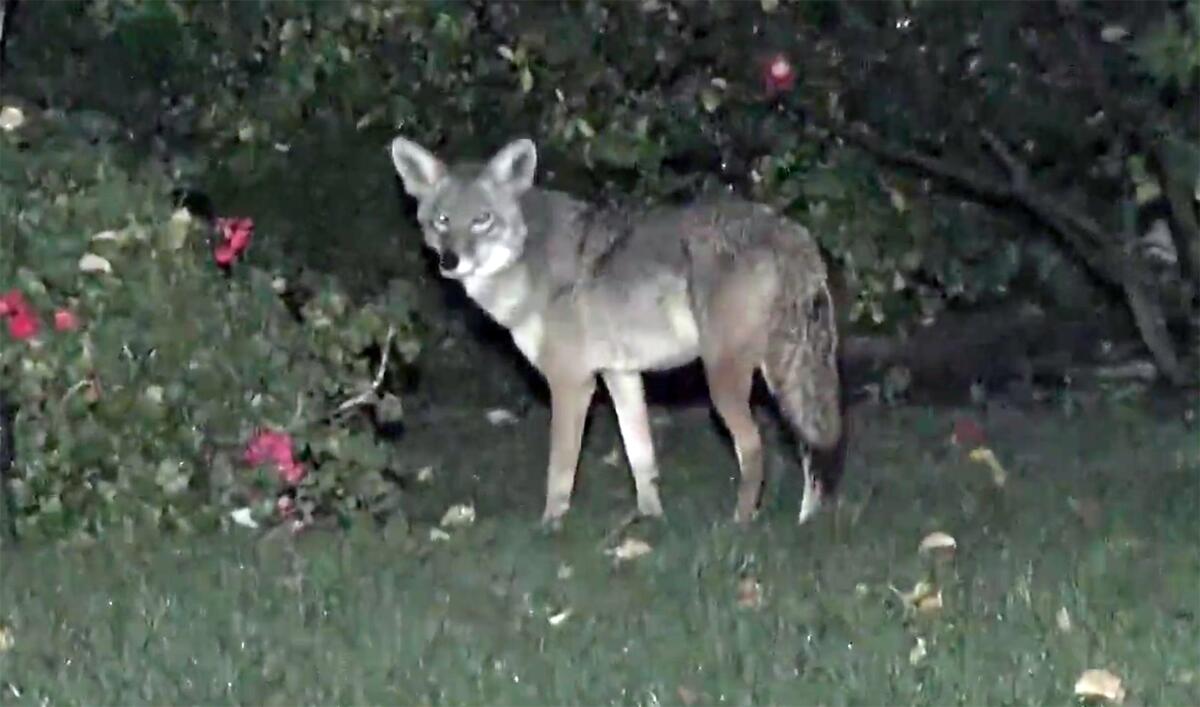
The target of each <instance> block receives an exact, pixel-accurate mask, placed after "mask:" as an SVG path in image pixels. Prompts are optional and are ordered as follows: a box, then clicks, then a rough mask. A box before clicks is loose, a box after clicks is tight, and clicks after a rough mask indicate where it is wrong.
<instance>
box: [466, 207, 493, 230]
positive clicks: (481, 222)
mask: <svg viewBox="0 0 1200 707" xmlns="http://www.w3.org/2000/svg"><path fill="white" fill-rule="evenodd" d="M492 220H493V219H492V212H490V211H484V212H483V213H481V214H479V215H478V216H476V217H475V218H474V219H472V220H471V230H472V231H473V232H475V233H483V232H484V231H486V230H488V229H489V228H491V227H492Z"/></svg>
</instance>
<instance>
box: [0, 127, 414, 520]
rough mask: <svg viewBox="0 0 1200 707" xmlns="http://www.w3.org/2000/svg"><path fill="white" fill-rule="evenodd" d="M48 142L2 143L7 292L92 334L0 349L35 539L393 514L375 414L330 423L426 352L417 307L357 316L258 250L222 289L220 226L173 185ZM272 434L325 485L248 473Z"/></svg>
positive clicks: (59, 141) (23, 503) (68, 137)
mask: <svg viewBox="0 0 1200 707" xmlns="http://www.w3.org/2000/svg"><path fill="white" fill-rule="evenodd" d="M30 128H31V129H30V130H29V131H21V132H18V133H13V134H11V135H5V136H4V139H3V140H2V141H0V182H2V183H3V189H0V234H3V240H4V244H3V250H4V251H5V254H6V256H15V257H4V258H3V259H0V284H3V286H4V289H5V290H6V291H8V290H13V289H15V290H17V291H19V292H21V293H22V294H23V295H24V298H25V300H26V301H27V302H28V303H29V306H30V308H31V309H32V311H33V312H35V313H39V314H37V315H36V316H44V313H48V312H51V311H54V310H60V311H68V312H70V313H71V314H72V315H73V317H74V320H75V323H76V324H77V327H76V328H69V327H63V330H59V328H58V327H50V326H48V325H43V326H42V327H40V329H39V331H38V334H37V335H36V336H33V337H30V338H22V339H21V340H17V339H16V338H14V337H13V336H12V335H11V334H10V333H3V334H0V337H3V338H0V341H2V345H0V380H3V381H5V382H6V385H5V387H6V391H5V392H6V394H7V395H9V396H11V397H13V398H15V400H14V402H15V403H16V404H17V405H18V407H19V410H18V414H17V424H16V425H15V429H16V431H17V435H18V436H17V440H16V446H17V448H16V452H17V458H18V460H19V461H20V463H19V464H18V465H17V466H16V467H15V471H16V472H17V473H16V476H15V478H13V479H11V481H10V487H11V489H12V490H13V492H14V494H15V497H16V501H17V506H18V510H19V512H20V516H21V517H20V523H21V526H22V527H23V528H24V530H25V531H27V532H29V531H32V532H34V534H39V533H40V534H47V535H60V534H62V533H72V534H74V533H85V534H92V533H97V532H101V531H103V530H105V529H109V528H113V527H118V528H119V527H122V526H126V525H128V526H139V525H141V524H144V523H151V524H153V525H157V526H160V527H172V528H186V527H192V526H194V525H195V524H196V523H211V522H215V521H216V518H215V516H214V514H218V513H219V514H222V515H224V514H225V513H226V512H227V511H229V510H230V509H231V508H233V507H235V506H238V505H245V504H251V505H252V506H253V508H252V510H253V512H254V513H255V514H257V515H258V516H259V517H264V518H265V517H267V516H274V515H275V510H276V506H277V503H279V501H278V500H277V499H278V497H279V496H280V495H281V494H282V495H285V496H286V497H287V498H288V499H289V501H288V502H287V503H286V504H283V505H284V506H286V507H287V509H289V512H292V513H294V518H295V520H297V521H298V522H302V523H303V522H308V521H309V520H311V519H312V517H313V516H314V515H327V514H334V515H337V516H344V515H347V514H349V513H351V512H354V511H357V510H360V509H364V508H366V509H372V508H378V507H379V504H381V503H383V504H388V503H393V502H394V501H395V500H396V494H397V489H396V487H395V485H394V484H392V483H390V482H388V481H387V480H386V478H385V474H386V473H387V472H388V471H389V470H391V471H399V470H400V465H399V463H398V461H397V451H396V448H395V445H393V444H391V443H388V442H385V441H382V440H380V439H379V438H378V436H377V435H376V433H375V429H374V427H373V426H372V425H371V424H370V419H367V418H364V417H363V416H361V415H357V414H356V413H358V412H359V410H358V408H356V407H352V408H349V409H348V410H347V411H346V413H345V414H340V415H331V414H330V412H331V411H333V410H335V409H336V407H337V406H338V405H340V404H341V402H342V401H345V400H347V399H350V398H353V397H354V396H357V395H359V394H360V393H363V392H364V391H373V390H375V388H376V387H377V386H376V385H375V380H374V379H375V376H376V375H377V371H378V370H379V363H380V357H381V356H384V355H387V356H388V357H389V358H390V359H391V360H392V362H393V364H396V363H399V364H403V362H404V361H406V360H409V359H411V357H412V356H413V355H414V354H415V353H416V348H417V345H416V330H415V328H414V326H415V324H414V321H413V319H412V318H411V316H410V312H409V311H408V309H407V307H406V302H407V297H406V296H405V294H404V292H403V291H402V290H401V289H398V288H394V289H393V290H392V291H389V292H387V293H385V294H384V295H383V296H381V297H379V298H378V299H376V300H375V301H372V302H369V303H366V304H365V305H363V306H357V305H354V304H352V303H351V302H350V301H349V300H348V299H347V297H346V296H345V295H344V294H342V293H341V292H340V290H339V288H338V286H337V284H336V283H335V282H333V281H331V280H330V279H328V278H308V280H309V281H307V282H305V277H304V276H301V277H300V278H299V280H300V282H298V283H297V284H296V285H295V286H293V285H289V284H288V283H287V282H286V281H285V279H284V278H283V277H282V276H281V275H280V274H279V273H278V272H274V271H273V270H272V269H271V268H270V267H269V266H268V264H265V263H256V262H254V257H253V248H251V250H250V251H249V252H248V254H247V257H248V258H249V259H248V260H245V261H242V262H238V263H235V264H234V265H233V266H232V267H231V268H230V269H229V270H228V271H227V272H226V271H222V270H221V269H220V268H218V267H217V265H216V262H215V259H214V256H213V252H212V248H213V243H212V241H213V240H214V239H213V237H212V233H211V231H212V228H211V227H210V226H209V225H208V224H206V223H205V222H204V221H201V220H198V219H195V218H193V217H192V216H191V215H190V214H189V213H188V212H187V211H183V210H180V211H176V212H174V213H172V211H171V209H170V205H171V201H170V193H171V190H170V184H169V183H168V181H167V179H166V177H165V175H164V174H163V173H162V171H161V169H160V168H157V167H155V166H153V165H141V166H140V167H138V168H136V169H129V168H126V167H124V166H122V159H120V154H119V151H118V150H116V149H115V148H114V147H113V146H112V145H110V144H108V143H105V142H100V143H97V144H90V143H88V142H87V141H85V140H82V139H80V138H79V137H78V136H77V128H78V126H77V123H76V121H75V119H74V118H73V117H72V116H70V114H54V113H49V112H48V113H46V114H43V115H42V116H40V117H39V118H37V119H36V120H34V121H33V125H32V126H30ZM389 332H390V333H389ZM388 397H389V398H390V400H389V402H390V404H391V407H392V408H395V407H396V405H395V402H396V401H395V400H394V398H391V396H388ZM363 399H364V400H365V401H367V402H373V401H375V400H376V398H375V396H373V395H368V396H364V398H363ZM376 407H377V408H379V409H377V410H376V412H377V413H381V412H382V408H383V407H386V406H376ZM264 428H265V429H274V430H280V431H283V432H285V433H287V434H288V435H290V437H291V439H292V441H293V443H294V446H295V453H296V456H297V458H298V459H299V460H300V462H301V463H303V464H304V465H305V466H306V467H307V468H308V471H309V473H308V474H307V475H305V476H304V477H303V479H301V480H300V481H299V483H298V484H296V485H295V486H294V487H293V486H292V485H291V484H289V483H285V482H283V481H282V480H281V479H280V478H278V476H277V475H276V474H275V473H273V472H272V471H271V470H270V469H267V468H262V469H257V470H256V469H252V468H247V465H246V464H245V463H244V459H243V457H244V454H243V452H244V447H245V445H246V442H247V440H248V439H250V437H251V436H252V435H253V434H254V433H255V432H256V431H257V430H260V429H264Z"/></svg>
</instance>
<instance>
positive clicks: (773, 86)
mask: <svg viewBox="0 0 1200 707" xmlns="http://www.w3.org/2000/svg"><path fill="white" fill-rule="evenodd" d="M795 84H796V67H795V66H793V65H792V62H791V61H790V60H789V59H788V58H787V56H785V55H784V54H782V53H780V54H775V55H774V56H771V57H769V58H768V59H767V60H766V61H765V62H764V63H763V87H764V88H765V89H766V91H767V95H768V96H775V95H777V94H780V93H785V92H787V91H790V90H792V87H793V86H794V85H795Z"/></svg>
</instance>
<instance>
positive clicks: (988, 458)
mask: <svg viewBox="0 0 1200 707" xmlns="http://www.w3.org/2000/svg"><path fill="white" fill-rule="evenodd" d="M967 457H968V458H969V459H970V460H971V461H973V462H978V463H980V464H983V465H985V466H987V468H988V469H990V470H991V472H992V482H993V483H995V484H996V485H997V486H999V487H1001V488H1003V487H1004V484H1005V483H1006V482H1007V481H1008V472H1007V471H1005V470H1004V467H1003V466H1001V465H1000V460H999V459H996V453H995V452H993V451H992V450H990V449H988V448H987V447H976V448H975V449H972V450H971V453H970V454H968V455H967Z"/></svg>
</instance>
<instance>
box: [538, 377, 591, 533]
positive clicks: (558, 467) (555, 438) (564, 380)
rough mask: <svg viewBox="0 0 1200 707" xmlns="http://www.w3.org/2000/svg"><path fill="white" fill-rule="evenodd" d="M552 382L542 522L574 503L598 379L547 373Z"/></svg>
mask: <svg viewBox="0 0 1200 707" xmlns="http://www.w3.org/2000/svg"><path fill="white" fill-rule="evenodd" d="M547 383H548V384H549V386H550V463H549V467H548V469H547V472H546V510H545V512H544V513H543V514H542V523H543V524H550V523H553V522H555V521H557V520H559V519H560V518H562V516H563V514H564V513H566V512H567V509H568V508H570V507H571V490H572V489H573V488H574V487H575V471H576V469H578V467H579V448H580V445H581V443H582V441H583V425H584V422H585V421H586V420H587V412H588V407H589V406H590V405H591V402H592V394H593V393H594V392H595V391H596V379H595V377H593V376H590V375H589V376H588V377H587V378H585V379H583V380H579V379H577V378H575V377H557V376H547Z"/></svg>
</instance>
